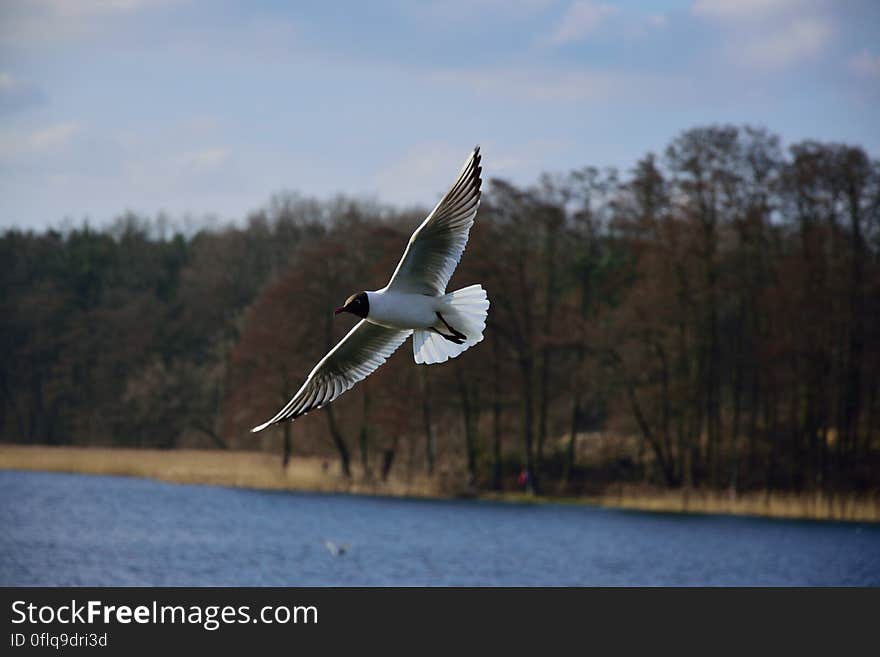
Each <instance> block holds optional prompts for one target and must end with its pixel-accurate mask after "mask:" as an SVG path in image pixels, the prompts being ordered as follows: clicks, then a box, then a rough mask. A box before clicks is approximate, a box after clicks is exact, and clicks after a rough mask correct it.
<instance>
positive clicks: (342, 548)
mask: <svg viewBox="0 0 880 657" xmlns="http://www.w3.org/2000/svg"><path fill="white" fill-rule="evenodd" d="M324 547H326V548H327V551H328V552H329V553H330V554H332V555H333V556H334V557H341V556H342V555H343V554H345V553H346V552H348V548H350V547H351V546H350V545H349V544H348V543H342V544H340V545H336V543H334V542H333V541H324Z"/></svg>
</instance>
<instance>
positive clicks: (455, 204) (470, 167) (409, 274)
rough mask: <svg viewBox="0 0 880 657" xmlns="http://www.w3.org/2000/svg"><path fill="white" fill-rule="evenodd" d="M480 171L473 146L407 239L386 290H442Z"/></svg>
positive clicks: (460, 245)
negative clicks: (445, 189)
mask: <svg viewBox="0 0 880 657" xmlns="http://www.w3.org/2000/svg"><path fill="white" fill-rule="evenodd" d="M481 171H482V169H481V168H480V147H479V146H477V147H476V148H474V150H473V152H472V153H471V154H470V157H468V159H467V161H466V162H465V163H464V166H463V167H462V168H461V171H460V172H459V174H458V178H457V179H456V181H455V183H453V185H452V187H451V188H450V189H449V191H448V192H446V195H445V196H444V197H443V198H442V199H441V200H440V202H439V203H438V204H437V207H435V208H434V209H433V210H432V211H431V214H429V215H428V217H427V218H426V219H425V220H424V221H423V222H422V224H421V226H419V227H418V228H417V229H416V231H415V232H414V233H413V234H412V237H410V238H409V243H408V244H407V245H406V251H404V252H403V257H402V258H401V259H400V262H399V263H397V269H395V270H394V274H392V275H391V281H390V282H389V283H388V289H394V290H400V291H401V292H411V293H416V294H429V295H441V294H444V293H445V292H446V284H447V283H449V279H450V278H452V274H453V272H454V271H455V267H456V266H457V265H458V261H459V260H461V254H462V253H463V252H464V247H465V246H466V245H467V241H468V233H469V232H470V230H471V226H473V225H474V217H475V216H476V215H477V208H478V207H479V205H480V184H481V183H482V180H481V179H480V172H481Z"/></svg>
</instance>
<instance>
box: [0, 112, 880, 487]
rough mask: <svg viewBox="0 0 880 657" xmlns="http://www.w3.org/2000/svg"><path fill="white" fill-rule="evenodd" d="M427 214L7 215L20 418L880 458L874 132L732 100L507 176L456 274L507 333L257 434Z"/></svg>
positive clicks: (453, 442)
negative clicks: (770, 113) (625, 148)
mask: <svg viewBox="0 0 880 657" xmlns="http://www.w3.org/2000/svg"><path fill="white" fill-rule="evenodd" d="M485 158H486V160H485V164H486V170H487V172H489V173H491V154H490V153H486V154H485ZM423 217H424V211H419V210H406V209H399V208H394V207H389V206H385V205H382V204H380V203H376V202H367V201H363V200H356V199H349V198H342V197H340V198H336V199H332V200H329V201H317V200H314V199H309V198H304V197H300V196H296V195H289V194H288V195H280V196H278V197H276V198H274V199H273V200H272V201H271V202H270V203H269V204H268V205H267V206H266V207H265V208H264V209H262V210H260V211H258V212H255V213H252V214H251V215H250V216H249V217H247V218H246V220H245V221H243V222H241V223H239V224H230V225H214V226H204V227H200V228H198V229H192V228H190V229H183V228H181V227H176V226H174V225H173V223H170V222H168V221H167V220H165V219H164V218H162V217H160V218H158V219H154V220H150V219H147V218H145V217H140V216H137V215H134V214H126V215H124V216H121V217H120V218H119V219H117V220H116V221H115V222H114V223H113V224H112V225H111V226H109V227H107V228H103V229H94V228H92V227H90V226H88V225H82V226H68V227H66V228H64V229H57V230H48V231H45V232H41V233H34V232H26V231H22V230H17V229H10V230H7V231H5V232H4V233H3V235H2V238H0V277H2V289H3V295H2V299H0V317H2V319H0V332H2V336H0V349H2V370H0V437H2V439H3V440H4V441H7V442H21V443H48V444H100V445H125V446H152V447H163V448H173V447H181V446H200V447H216V448H218V449H219V448H249V449H254V448H260V449H266V450H275V451H278V452H280V453H282V454H283V458H284V461H285V463H286V461H287V459H289V458H291V455H293V458H296V455H297V454H316V455H322V456H325V457H326V458H331V457H332V458H333V459H334V460H335V461H337V462H338V463H339V468H340V472H341V474H342V475H343V476H353V475H354V474H358V473H360V474H361V475H364V476H369V477H377V478H378V477H387V476H388V474H389V472H391V471H392V470H393V469H398V470H399V471H401V472H408V473H412V472H416V471H418V472H426V473H428V474H430V475H432V476H436V477H451V478H453V479H455V480H456V481H458V482H463V484H462V485H463V486H465V487H467V488H469V489H475V490H476V489H504V488H510V487H513V486H516V485H517V484H516V480H517V475H527V476H525V477H524V478H523V481H526V482H527V485H528V486H529V487H531V488H533V489H534V490H535V491H536V492H572V493H578V492H583V491H589V490H591V489H594V488H596V487H601V486H604V485H607V484H608V483H610V482H614V481H647V482H651V483H653V484H657V485H663V486H670V487H677V486H691V487H700V486H702V487H711V488H732V489H737V490H755V489H771V488H772V489H784V490H813V489H825V490H843V489H846V490H859V491H863V490H869V489H876V488H877V487H878V485H880V468H878V466H880V436H878V434H880V395H878V388H880V349H878V344H880V340H878V338H880V260H878V258H880V163H878V162H877V161H876V160H871V159H870V158H869V156H868V155H867V154H866V153H865V152H864V150H862V149H861V148H859V147H857V146H851V145H846V144H835V143H820V142H815V141H804V142H801V143H797V144H793V145H791V146H789V147H787V148H783V146H782V145H781V143H780V139H779V138H778V137H777V136H776V135H773V134H771V133H769V132H767V131H766V130H763V129H759V128H754V127H749V126H744V127H737V126H708V127H698V128H694V129H691V130H688V131H686V132H683V133H682V134H680V135H678V136H677V137H676V138H675V139H674V140H673V141H672V142H671V143H670V144H669V146H668V147H667V148H666V149H665V151H664V152H663V154H662V155H660V156H657V155H654V154H648V155H646V156H645V157H644V158H643V159H642V160H640V161H639V162H638V163H637V164H636V165H635V166H634V167H633V168H632V169H631V170H630V171H627V172H625V173H620V172H618V171H615V170H612V169H598V168H594V167H585V168H583V169H579V170H575V171H571V172H568V173H564V174H554V175H549V174H548V175H543V176H541V177H540V179H539V180H538V181H536V182H535V184H533V185H530V186H517V185H514V184H512V183H510V182H508V181H504V180H498V179H491V180H490V181H489V182H488V184H486V186H485V188H484V195H483V202H482V204H481V207H480V211H479V213H478V216H477V220H476V224H475V226H474V228H473V230H472V233H471V238H470V242H469V245H468V248H467V250H466V252H465V255H464V257H463V259H462V262H461V264H460V266H459V269H458V270H457V272H456V274H455V276H454V278H453V280H452V281H451V282H450V289H456V288H457V287H462V286H465V285H468V284H471V283H476V282H479V283H482V284H483V286H484V287H485V288H486V290H487V291H488V293H489V298H490V301H491V303H492V306H491V308H490V311H489V322H488V326H487V329H486V333H485V336H486V337H485V340H484V341H483V342H481V343H480V344H479V345H477V346H476V347H474V348H472V349H470V350H469V351H467V352H466V353H465V354H463V355H462V356H461V357H459V358H457V359H454V360H452V361H449V362H448V363H446V364H443V365H438V366H431V367H424V366H416V365H415V364H414V363H413V362H412V355H411V347H410V345H409V343H406V344H405V345H404V346H403V347H402V348H401V349H400V352H399V353H398V354H396V355H395V356H394V357H392V358H391V359H390V360H389V362H388V363H387V364H386V365H385V366H383V367H382V368H381V369H380V370H379V371H377V372H376V373H375V374H374V375H372V376H371V377H369V378H368V379H367V380H366V381H364V382H362V383H361V384H359V385H358V386H357V387H356V388H355V389H353V390H352V391H350V392H348V393H346V395H344V396H343V397H341V398H340V399H339V400H337V401H336V402H334V403H333V404H331V405H330V406H328V407H327V408H325V409H322V410H320V411H316V412H314V413H311V414H309V416H307V417H304V418H301V419H299V420H297V421H296V422H295V423H293V424H285V425H282V426H279V427H277V428H275V429H272V430H270V431H267V432H264V434H260V436H258V437H254V436H252V435H250V434H248V431H247V430H248V429H249V428H250V427H251V426H253V425H255V424H258V423H260V422H262V421H263V420H265V419H266V418H267V417H269V416H271V415H272V414H273V413H274V412H275V411H276V410H277V409H278V408H279V407H280V406H281V405H282V404H283V403H284V402H285V401H286V400H287V399H288V398H289V397H290V396H291V395H292V394H293V393H294V392H295V391H296V390H297V388H298V387H299V385H300V384H301V383H302V381H303V380H304V378H305V376H306V375H307V374H308V372H309V370H310V369H311V367H312V366H313V365H314V364H315V363H316V362H317V361H318V359H320V357H321V356H323V354H324V353H326V350H327V349H328V348H329V347H331V346H332V345H333V344H334V343H335V342H336V341H337V340H338V339H339V338H340V337H341V336H342V335H344V333H345V332H346V331H347V330H348V329H349V328H350V327H351V324H352V322H353V320H352V319H351V318H336V319H334V317H333V315H332V309H333V308H334V307H336V306H338V305H340V303H341V301H343V300H344V299H345V298H346V297H347V296H348V295H349V294H351V293H354V292H358V291H360V290H361V289H377V288H379V287H382V286H383V285H384V284H385V283H386V282H387V281H386V278H387V276H388V273H389V272H390V271H392V270H393V268H394V265H395V264H396V261H397V259H398V258H399V257H400V255H401V253H402V251H403V247H404V245H405V244H406V240H407V239H408V237H409V235H410V233H411V232H412V230H413V229H414V228H415V226H416V225H418V223H419V222H420V221H421V219H422V218H423Z"/></svg>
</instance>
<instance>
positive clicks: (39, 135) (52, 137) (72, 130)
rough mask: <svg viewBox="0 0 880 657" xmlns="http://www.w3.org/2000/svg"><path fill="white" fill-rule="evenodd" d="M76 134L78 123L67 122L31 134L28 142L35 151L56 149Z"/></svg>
mask: <svg viewBox="0 0 880 657" xmlns="http://www.w3.org/2000/svg"><path fill="white" fill-rule="evenodd" d="M77 132H79V123H77V122H76V121H67V122H65V123H58V124H56V125H53V126H49V127H48V128H44V129H43V130H37V131H36V132H33V133H31V135H30V138H29V142H30V144H31V146H32V147H33V148H34V149H35V150H45V149H48V148H57V147H59V146H63V145H64V144H66V143H67V142H68V141H70V138H71V137H72V136H73V135H75V134H76V133H77Z"/></svg>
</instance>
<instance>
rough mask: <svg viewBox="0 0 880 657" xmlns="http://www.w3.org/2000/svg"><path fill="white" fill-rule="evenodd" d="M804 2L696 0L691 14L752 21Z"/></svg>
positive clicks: (780, 0)
mask: <svg viewBox="0 0 880 657" xmlns="http://www.w3.org/2000/svg"><path fill="white" fill-rule="evenodd" d="M804 4H808V3H805V2H804V0H696V2H694V4H693V5H691V12H692V13H694V14H695V15H697V16H703V17H705V18H713V19H721V20H727V19H733V20H754V19H760V18H766V17H767V16H770V15H773V14H781V13H785V12H787V11H789V10H791V9H797V8H799V7H801V6H803V5H804Z"/></svg>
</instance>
